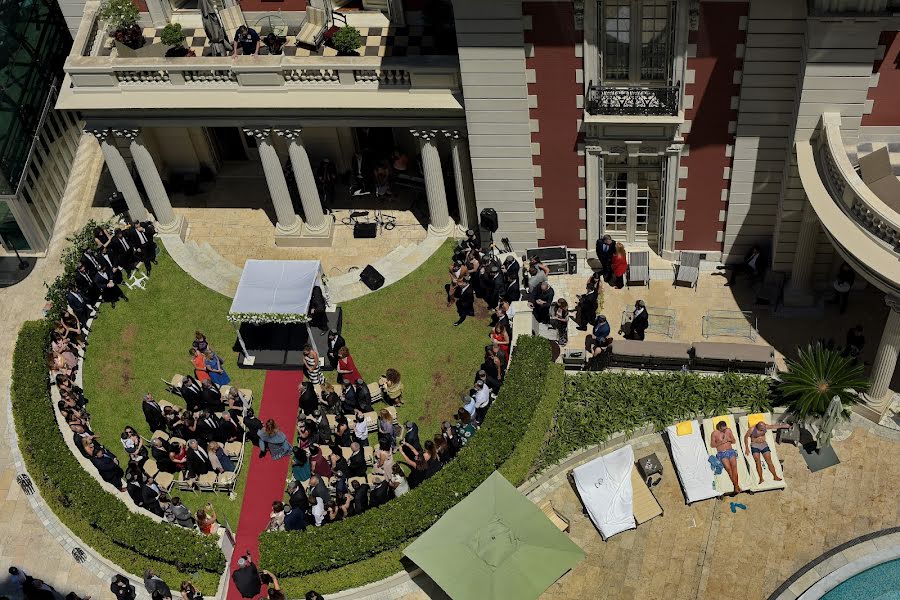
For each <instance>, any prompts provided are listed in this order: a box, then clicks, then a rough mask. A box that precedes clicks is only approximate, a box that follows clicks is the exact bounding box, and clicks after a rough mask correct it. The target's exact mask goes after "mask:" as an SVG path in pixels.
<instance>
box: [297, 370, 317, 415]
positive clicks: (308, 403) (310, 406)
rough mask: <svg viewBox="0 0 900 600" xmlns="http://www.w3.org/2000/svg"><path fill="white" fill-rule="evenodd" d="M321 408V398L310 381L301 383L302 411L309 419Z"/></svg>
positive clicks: (305, 380)
mask: <svg viewBox="0 0 900 600" xmlns="http://www.w3.org/2000/svg"><path fill="white" fill-rule="evenodd" d="M317 408H319V397H318V396H317V395H316V390H315V389H314V388H313V386H312V383H310V381H309V380H308V379H304V380H303V381H302V382H301V383H300V410H302V411H303V414H304V415H306V416H307V417H308V416H310V415H311V414H313V412H314V411H315V410H316V409H317Z"/></svg>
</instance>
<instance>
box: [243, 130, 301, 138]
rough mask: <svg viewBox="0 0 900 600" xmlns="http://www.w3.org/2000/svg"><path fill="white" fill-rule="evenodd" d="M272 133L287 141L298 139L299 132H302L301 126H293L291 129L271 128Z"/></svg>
mask: <svg viewBox="0 0 900 600" xmlns="http://www.w3.org/2000/svg"><path fill="white" fill-rule="evenodd" d="M245 131H246V130H245ZM272 133H274V134H275V135H280V136H281V137H283V138H284V139H286V140H288V141H293V140H299V139H300V134H301V133H303V128H302V127H294V128H292V129H273V130H272Z"/></svg>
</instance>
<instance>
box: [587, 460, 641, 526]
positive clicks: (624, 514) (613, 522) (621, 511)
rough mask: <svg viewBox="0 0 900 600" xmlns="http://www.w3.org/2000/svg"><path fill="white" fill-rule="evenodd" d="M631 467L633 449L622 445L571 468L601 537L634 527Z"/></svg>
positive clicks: (635, 523) (632, 463)
mask: <svg viewBox="0 0 900 600" xmlns="http://www.w3.org/2000/svg"><path fill="white" fill-rule="evenodd" d="M633 468H634V450H632V449H631V446H624V447H622V448H620V449H619V450H616V451H614V452H610V453H609V454H606V455H604V456H600V457H598V458H596V459H594V460H592V461H591V462H589V463H587V464H584V465H581V466H580V467H576V468H575V469H572V477H573V479H574V480H575V487H576V489H577V490H578V495H579V496H580V497H581V502H582V503H583V504H584V508H585V510H587V512H588V515H589V516H590V518H591V521H592V522H593V523H594V525H595V526H596V527H597V529H598V530H599V531H600V536H601V537H602V538H603V539H604V540H608V539H609V538H611V537H612V536H614V535H616V534H617V533H621V532H623V531H627V530H629V529H634V528H635V527H637V522H636V521H635V519H634V509H633V508H632V506H633V500H634V491H633V486H632V484H631V471H632V469H633Z"/></svg>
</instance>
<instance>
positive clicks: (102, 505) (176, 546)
mask: <svg viewBox="0 0 900 600" xmlns="http://www.w3.org/2000/svg"><path fill="white" fill-rule="evenodd" d="M50 330H51V324H50V322H49V321H48V320H43V321H29V322H27V323H25V324H24V326H23V327H22V330H21V331H20V332H19V337H18V340H17V342H16V349H15V352H14V354H13V377H12V409H13V417H14V419H15V425H16V431H17V433H18V436H19V448H20V450H21V451H22V455H23V456H24V459H25V462H26V464H27V466H28V472H29V473H30V475H31V477H32V479H33V480H34V482H35V483H36V484H37V485H38V488H40V490H41V494H42V495H43V497H44V498H45V500H46V501H47V503H48V504H49V505H50V506H51V507H52V508H53V509H54V512H56V514H57V516H59V518H60V519H61V520H62V521H63V522H65V523H66V524H67V525H68V526H69V527H70V528H71V529H72V530H73V531H75V532H76V533H78V534H79V535H80V534H81V532H90V533H92V534H93V535H91V534H87V535H88V537H90V538H91V540H90V541H92V542H95V541H96V542H97V543H98V545H99V546H102V548H98V549H100V550H101V552H102V553H103V554H104V555H105V556H106V557H107V558H108V559H109V560H111V561H113V562H115V563H117V564H120V565H122V564H133V563H134V562H135V561H134V558H135V556H134V555H137V557H138V558H143V559H146V560H149V561H159V562H160V563H167V564H168V565H169V566H172V567H175V568H176V569H178V570H180V571H183V572H192V571H199V572H201V574H202V572H208V573H211V574H214V578H215V580H218V577H219V574H220V573H221V572H222V571H223V570H224V569H225V557H224V556H223V555H222V552H221V550H220V549H219V547H218V546H217V545H216V541H215V539H217V538H208V537H203V536H200V535H199V534H197V533H193V532H191V531H188V530H186V529H182V528H180V527H176V526H173V525H169V524H165V523H157V522H156V521H154V520H152V519H150V518H149V517H146V516H144V515H140V514H137V513H135V512H132V511H131V510H129V509H128V507H127V506H125V504H124V503H123V502H122V501H121V500H119V499H118V498H116V497H115V496H113V495H112V494H110V493H109V492H107V491H106V490H105V489H104V488H103V487H102V486H101V484H100V483H99V482H98V481H97V480H95V479H94V478H93V477H91V476H90V474H88V473H85V472H84V469H83V468H82V466H81V464H80V463H79V462H78V460H77V459H76V458H75V456H73V455H72V452H71V450H69V447H68V445H67V444H66V442H65V440H64V439H63V437H62V435H61V433H60V430H59V426H58V425H57V421H56V415H55V412H54V411H55V407H54V406H53V404H52V402H51V399H50V390H49V385H50V384H49V378H48V374H47V364H46V361H45V359H44V353H45V352H46V349H47V347H48V344H49V334H50ZM98 538H99V539H98ZM86 541H88V540H86ZM93 545H94V544H93V543H92V546H93ZM95 547H96V546H95ZM111 549H119V550H122V551H124V553H123V554H122V555H121V556H119V555H117V554H116V553H115V552H110V550H111ZM104 550H106V551H105V552H104ZM144 565H146V566H149V567H151V568H152V567H153V565H152V564H150V563H143V564H142V565H141V566H142V567H143V566H144ZM142 570H143V569H142V568H141V569H138V570H137V571H133V572H140V571H142ZM160 571H161V572H164V571H170V572H171V570H169V569H160ZM173 575H174V573H173ZM208 583H209V582H207V585H206V586H205V587H206V588H207V591H210V592H211V591H213V590H209V589H208ZM213 589H214V588H213Z"/></svg>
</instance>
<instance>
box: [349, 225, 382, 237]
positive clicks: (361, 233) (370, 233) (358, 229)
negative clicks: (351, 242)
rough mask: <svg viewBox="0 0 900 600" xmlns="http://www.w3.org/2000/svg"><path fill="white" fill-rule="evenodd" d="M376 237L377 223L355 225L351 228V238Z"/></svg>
mask: <svg viewBox="0 0 900 600" xmlns="http://www.w3.org/2000/svg"><path fill="white" fill-rule="evenodd" d="M376 235H378V223H357V224H356V225H354V226H353V237H355V238H373V237H375V236H376Z"/></svg>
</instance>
